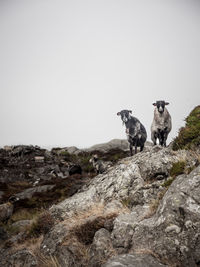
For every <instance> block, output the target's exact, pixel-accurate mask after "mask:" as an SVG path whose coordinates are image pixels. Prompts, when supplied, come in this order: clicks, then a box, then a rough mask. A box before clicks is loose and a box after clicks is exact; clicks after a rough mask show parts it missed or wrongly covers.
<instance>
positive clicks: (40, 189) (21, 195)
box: [14, 185, 55, 200]
mask: <svg viewBox="0 0 200 267" xmlns="http://www.w3.org/2000/svg"><path fill="white" fill-rule="evenodd" d="M54 187H55V185H42V186H36V187H34V188H28V189H26V190H24V191H23V192H20V193H18V194H15V196H14V197H15V199H16V200H22V199H30V198H32V197H33V195H34V194H35V193H44V192H48V191H50V190H52V189H53V188H54Z"/></svg>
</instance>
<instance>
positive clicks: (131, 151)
mask: <svg viewBox="0 0 200 267" xmlns="http://www.w3.org/2000/svg"><path fill="white" fill-rule="evenodd" d="M129 148H130V153H131V156H133V145H132V144H131V143H130V145H129Z"/></svg>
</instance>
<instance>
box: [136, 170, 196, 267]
mask: <svg viewBox="0 0 200 267" xmlns="http://www.w3.org/2000/svg"><path fill="white" fill-rule="evenodd" d="M199 188H200V166H199V167H197V168H196V169H195V170H194V171H192V172H191V173H190V174H189V175H180V176H178V177H177V178H176V179H175V181H174V182H173V183H172V185H171V186H170V187H169V189H168V191H167V193H166V194H165V196H164V197H163V199H162V201H161V203H160V205H159V206H158V210H157V212H156V213H155V215H154V216H153V217H151V218H148V219H144V220H142V221H141V222H140V223H138V225H137V226H136V227H135V229H134V233H133V235H132V245H131V248H132V249H134V250H138V249H141V248H143V249H147V250H152V251H154V252H156V253H157V254H158V255H159V256H160V257H161V258H163V259H168V260H170V261H171V263H173V262H177V261H178V262H179V264H180V265H181V266H196V264H197V263H198V262H200V242H199V238H200V194H199Z"/></svg>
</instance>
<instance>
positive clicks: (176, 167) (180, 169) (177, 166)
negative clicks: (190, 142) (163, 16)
mask: <svg viewBox="0 0 200 267" xmlns="http://www.w3.org/2000/svg"><path fill="white" fill-rule="evenodd" d="M185 166H186V162H185V161H178V162H175V163H173V165H172V167H171V169H170V171H169V174H170V176H171V177H173V178H174V177H176V176H178V175H180V174H183V173H185Z"/></svg>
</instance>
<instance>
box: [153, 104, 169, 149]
mask: <svg viewBox="0 0 200 267" xmlns="http://www.w3.org/2000/svg"><path fill="white" fill-rule="evenodd" d="M166 105H169V103H168V102H165V101H163V100H162V101H161V100H160V101H156V103H153V106H155V109H154V117H153V122H152V124H151V140H152V141H153V144H154V145H156V141H157V138H158V140H159V144H160V145H161V146H165V147H166V141H167V137H168V134H169V132H170V131H171V128H172V122H171V116H170V114H169V112H168V110H167V108H166V107H165V106H166Z"/></svg>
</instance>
